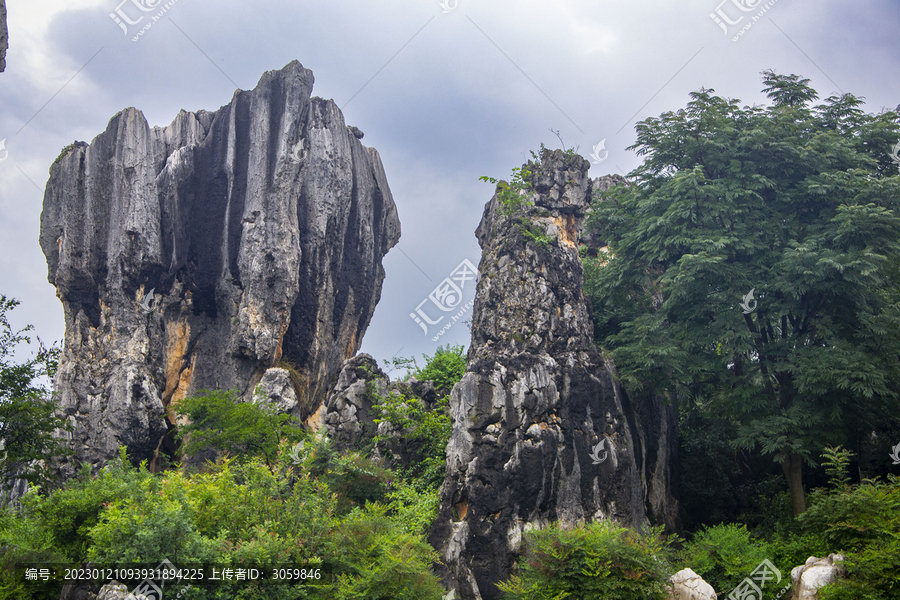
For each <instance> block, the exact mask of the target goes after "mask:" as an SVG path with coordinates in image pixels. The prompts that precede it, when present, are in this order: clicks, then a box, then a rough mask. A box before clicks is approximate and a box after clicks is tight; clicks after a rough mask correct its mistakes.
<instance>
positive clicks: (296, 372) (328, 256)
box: [41, 61, 400, 463]
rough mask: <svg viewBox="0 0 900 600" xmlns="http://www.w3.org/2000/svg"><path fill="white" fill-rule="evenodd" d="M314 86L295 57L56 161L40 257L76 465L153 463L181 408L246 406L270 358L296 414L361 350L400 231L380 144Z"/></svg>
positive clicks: (135, 119)
mask: <svg viewBox="0 0 900 600" xmlns="http://www.w3.org/2000/svg"><path fill="white" fill-rule="evenodd" d="M313 81H314V80H313V74H312V72H311V71H309V70H308V69H305V68H303V66H302V65H301V64H300V63H299V62H296V61H294V62H292V63H290V64H288V65H287V66H286V67H284V68H283V69H282V70H280V71H270V72H267V73H265V74H264V75H263V76H262V78H261V79H260V82H259V84H258V86H257V87H256V88H255V89H254V90H252V91H240V90H239V91H237V92H235V94H234V97H233V99H232V101H231V102H230V103H229V104H227V105H226V106H223V107H222V108H220V109H219V110H217V111H215V112H207V111H199V112H196V113H193V112H184V111H182V112H181V113H180V114H179V115H178V116H177V117H176V118H175V120H174V121H173V122H172V123H171V125H169V126H168V127H164V128H160V127H153V128H151V127H149V126H148V124H147V121H146V119H145V118H144V115H143V114H142V113H141V112H140V111H139V110H137V109H134V108H129V109H126V110H124V111H122V112H120V113H119V114H117V115H116V116H114V117H113V118H112V120H110V122H109V125H108V127H107V129H106V131H105V132H103V133H102V134H100V135H98V136H97V137H96V138H95V139H94V140H93V141H92V142H91V144H90V145H88V144H85V143H76V144H73V145H71V146H69V147H67V148H66V149H65V150H63V153H62V154H61V155H60V157H59V159H57V161H56V162H55V163H54V164H53V166H52V168H51V171H50V180H49V182H48V184H47V188H46V192H45V195H44V209H43V213H42V214H41V247H42V248H43V251H44V254H45V256H46V257H47V264H48V268H49V279H50V282H51V283H52V284H54V285H55V286H56V288H57V295H58V296H59V298H60V300H61V301H62V303H63V307H64V310H65V319H66V336H65V348H64V350H63V355H62V358H61V360H60V365H59V372H58V374H57V377H56V382H55V384H56V389H57V392H58V393H59V397H60V401H61V405H62V407H63V409H64V410H65V411H66V413H67V415H68V416H69V418H70V419H71V421H72V422H73V423H74V425H75V431H74V432H73V434H72V438H71V443H72V446H73V447H74V449H75V450H76V455H75V457H74V459H75V460H78V461H91V462H93V463H102V462H104V461H106V460H108V459H109V458H111V457H113V456H115V454H116V452H117V447H118V446H119V445H125V446H127V447H128V450H129V452H130V453H131V455H132V456H133V457H135V458H148V459H149V458H151V457H152V456H154V453H157V454H158V452H159V451H160V449H162V448H164V445H162V440H163V437H164V436H165V435H166V433H167V431H168V430H169V429H170V428H171V427H172V426H173V423H174V414H173V410H172V409H173V406H174V404H175V403H177V402H178V401H179V400H180V399H182V398H184V397H185V396H186V395H189V394H192V393H194V392H196V391H198V390H201V389H233V388H236V389H238V390H239V391H240V393H241V394H243V395H244V397H245V398H247V399H249V398H250V397H251V396H252V395H253V392H254V389H255V387H256V386H257V384H258V383H260V382H261V381H262V380H263V376H264V374H265V372H266V370H267V369H269V368H270V367H274V366H276V365H278V364H281V365H282V366H286V367H289V369H290V374H291V377H290V380H291V381H292V382H293V385H294V387H296V388H297V389H296V390H295V392H296V394H295V395H292V394H290V393H286V394H281V395H279V397H280V398H282V399H283V400H285V401H286V402H289V401H292V400H291V398H293V397H295V396H296V398H297V400H298V402H297V405H296V406H294V407H285V408H290V409H291V410H292V411H293V412H294V413H295V414H297V415H298V416H300V417H305V416H307V414H308V413H309V412H310V411H312V410H314V409H315V408H316V406H317V405H318V403H320V401H321V399H322V397H323V396H324V395H325V393H326V392H327V389H328V388H329V386H330V385H331V381H330V380H331V379H332V377H333V376H334V375H336V374H337V372H338V371H339V370H340V367H341V364H342V362H343V361H344V360H345V359H347V358H350V357H351V356H353V355H354V354H355V353H356V351H357V350H358V349H359V346H360V344H361V342H362V337H363V334H364V332H365V330H366V328H367V327H368V325H369V322H370V320H371V317H372V314H373V312H374V310H375V305H376V303H377V302H378V299H379V297H380V295H381V284H382V281H383V279H384V269H383V267H382V265H381V259H382V257H383V256H384V255H385V254H386V253H387V251H388V250H389V249H390V248H391V247H392V246H393V245H394V244H395V243H396V242H397V240H398V239H399V237H400V223H399V220H398V218H397V211H396V207H395V206H394V202H393V199H392V197H391V192H390V189H389V188H388V184H387V180H386V178H385V174H384V169H383V167H382V165H381V159H380V158H379V156H378V152H377V151H375V150H374V149H372V148H366V147H365V146H363V145H362V144H361V143H360V141H359V139H358V138H359V137H361V136H359V135H358V134H357V133H355V132H354V131H352V130H351V129H350V128H348V127H347V126H345V124H344V119H343V115H342V114H341V112H340V110H339V109H338V107H337V106H336V105H335V104H334V103H333V102H332V101H330V100H323V99H321V98H314V97H311V96H310V94H311V93H312V86H313ZM357 131H358V130H357ZM283 361H286V363H285V362H283ZM275 375H279V374H278V373H276V374H275ZM279 376H280V379H279ZM279 376H272V377H269V378H268V379H267V380H266V382H267V385H268V386H269V387H272V385H275V383H277V381H281V380H284V381H287V380H288V379H287V378H286V377H285V376H284V373H280V375H279ZM269 380H271V381H269Z"/></svg>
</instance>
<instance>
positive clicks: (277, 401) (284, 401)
mask: <svg viewBox="0 0 900 600" xmlns="http://www.w3.org/2000/svg"><path fill="white" fill-rule="evenodd" d="M253 400H254V401H255V402H260V403H262V402H266V403H268V404H270V405H272V406H274V407H275V409H276V410H277V411H278V412H279V413H288V414H293V413H294V412H295V411H296V410H297V405H298V403H299V401H298V400H297V387H296V385H294V382H292V381H291V374H290V373H289V372H288V371H287V369H279V368H277V367H273V368H271V369H268V370H267V371H266V373H265V375H263V376H262V379H260V381H259V385H257V386H256V390H254V392H253Z"/></svg>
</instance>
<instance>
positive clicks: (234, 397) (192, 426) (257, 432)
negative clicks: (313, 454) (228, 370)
mask: <svg viewBox="0 0 900 600" xmlns="http://www.w3.org/2000/svg"><path fill="white" fill-rule="evenodd" d="M175 412H176V413H178V414H179V415H180V416H182V417H187V418H188V420H189V421H190V423H189V424H188V425H185V426H183V427H180V428H179V431H178V434H177V437H178V439H179V440H180V441H181V442H182V447H181V449H180V451H181V453H182V454H186V455H191V454H197V453H202V452H206V451H209V450H215V451H217V452H227V453H229V454H231V455H232V456H235V457H237V459H238V461H239V462H242V461H247V460H250V459H252V458H254V457H261V458H263V460H265V462H266V464H267V465H271V464H272V462H273V461H274V460H275V455H276V454H277V453H278V444H279V442H280V441H281V440H282V439H288V440H291V441H298V440H300V439H302V438H303V435H304V434H303V431H302V429H301V428H300V426H299V425H298V424H295V423H293V422H292V419H291V417H290V415H286V414H281V415H279V414H276V413H275V409H274V407H272V406H270V405H268V404H266V403H260V404H257V403H255V402H242V401H241V399H240V397H239V395H238V393H237V391H236V390H228V391H222V390H218V391H203V392H200V393H199V394H197V395H196V396H192V397H189V398H185V399H184V400H182V401H180V402H179V403H178V404H177V406H176V407H175Z"/></svg>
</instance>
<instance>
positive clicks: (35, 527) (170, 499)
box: [0, 443, 443, 599]
mask: <svg viewBox="0 0 900 600" xmlns="http://www.w3.org/2000/svg"><path fill="white" fill-rule="evenodd" d="M310 445H311V446H313V447H314V446H315V444H313V443H311V444H310ZM318 458H319V457H317V456H316V455H315V452H305V453H299V452H296V451H294V450H293V447H292V446H290V445H288V444H286V443H285V444H282V446H281V448H280V451H279V453H278V454H277V455H276V456H275V457H274V461H273V464H272V465H271V466H267V465H265V464H263V462H262V461H261V460H259V459H258V458H257V459H254V460H247V461H245V462H243V463H238V462H236V461H234V460H232V459H223V460H220V461H219V462H217V463H216V464H212V465H209V469H208V471H207V472H204V473H195V474H191V475H189V474H185V473H181V472H178V471H168V472H165V473H160V474H152V473H149V472H148V471H147V469H146V468H145V467H144V466H141V467H139V468H134V467H132V466H131V465H129V464H128V462H127V460H126V459H125V457H122V458H120V459H119V460H117V461H114V462H113V463H111V464H110V465H109V466H108V467H106V468H105V469H103V470H102V471H101V472H100V473H99V474H97V475H96V476H83V477H82V478H80V479H78V480H74V481H73V482H71V485H69V486H67V487H66V488H65V489H63V490H59V491H57V492H54V493H52V494H50V495H48V496H40V495H38V494H36V493H29V494H28V495H27V496H26V497H25V499H24V502H23V506H22V509H21V511H20V512H19V513H18V514H15V513H13V512H11V511H9V510H7V511H6V512H4V513H2V517H0V562H2V564H0V567H2V572H3V575H0V598H4V597H6V598H21V599H25V598H35V599H38V598H49V597H53V596H54V595H55V596H56V597H59V589H58V587H57V588H56V589H47V586H43V585H41V584H29V585H28V586H23V585H22V581H23V577H22V573H21V572H18V573H15V572H14V571H13V569H12V567H13V566H14V565H15V563H17V562H27V563H36V562H42V563H46V562H57V561H62V562H66V563H72V564H74V563H81V562H82V561H84V560H89V561H92V563H93V564H94V565H121V564H126V563H145V564H149V565H152V566H155V565H156V564H159V563H160V562H162V561H163V560H165V559H168V560H170V561H171V562H172V563H174V564H175V565H177V566H179V567H184V566H188V565H190V564H197V563H203V564H206V565H216V566H219V567H222V566H226V567H234V568H237V567H239V566H241V565H245V566H249V565H254V564H256V565H263V566H274V565H289V566H318V567H320V568H321V569H322V570H323V572H325V573H330V574H333V577H328V578H325V579H323V580H321V581H319V582H312V583H306V584H294V585H285V586H282V587H280V588H279V587H273V586H271V585H269V584H266V585H261V586H258V588H257V587H254V586H253V585H250V584H249V583H248V582H233V583H223V584H222V585H220V586H218V587H207V588H204V587H196V588H195V589H193V590H191V591H190V592H189V595H188V596H187V597H189V598H200V599H206V598H209V599H212V598H237V597H241V598H248V599H249V598H278V597H284V598H305V597H308V598H354V599H357V598H372V599H376V598H385V599H387V598H434V599H437V598H440V597H441V594H442V593H443V591H442V588H441V586H440V585H439V584H438V582H437V580H436V579H435V577H434V576H433V575H432V574H431V573H430V566H431V563H432V562H433V560H434V559H435V556H434V553H433V551H432V550H431V548H430V547H429V546H428V545H427V544H426V543H425V541H424V539H423V537H422V533H423V530H424V527H425V526H426V525H427V523H425V521H426V520H427V522H428V523H430V518H423V517H422V514H423V513H425V514H428V513H430V510H431V504H430V503H432V502H433V499H428V500H427V501H426V504H425V508H424V510H423V508H422V507H420V506H418V504H419V503H420V502H421V501H422V500H421V499H420V498H419V497H417V496H415V495H414V494H410V493H409V491H408V490H406V489H405V488H403V487H402V486H400V487H398V488H397V489H395V490H394V491H393V493H392V497H391V498H390V499H389V502H387V503H385V504H379V503H377V502H369V503H368V504H367V505H366V506H365V507H364V508H362V507H359V506H357V507H356V508H348V509H347V511H348V512H343V513H342V512H341V510H340V509H339V506H340V503H339V501H338V497H337V495H336V494H335V493H333V491H332V489H330V488H329V486H328V484H327V483H325V482H324V481H323V479H317V478H315V477H313V476H311V475H310V473H311V471H313V470H317V469H321V468H322V465H321V464H318V465H316V461H317V460H318ZM297 459H299V460H297ZM325 468H326V469H327V468H328V467H327V466H326V467H325ZM4 594H5V595H4Z"/></svg>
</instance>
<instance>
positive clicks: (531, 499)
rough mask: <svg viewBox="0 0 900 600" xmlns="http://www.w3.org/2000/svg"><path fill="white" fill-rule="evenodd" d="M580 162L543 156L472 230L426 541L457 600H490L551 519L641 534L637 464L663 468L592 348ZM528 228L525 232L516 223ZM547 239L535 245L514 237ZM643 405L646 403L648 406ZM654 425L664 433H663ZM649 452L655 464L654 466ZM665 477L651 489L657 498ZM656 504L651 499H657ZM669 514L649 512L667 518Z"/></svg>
mask: <svg viewBox="0 0 900 600" xmlns="http://www.w3.org/2000/svg"><path fill="white" fill-rule="evenodd" d="M588 166H589V164H588V163H587V161H585V160H584V159H583V158H581V157H578V156H570V155H566V154H564V153H562V152H561V151H555V152H550V151H547V152H545V153H544V155H543V156H542V162H541V165H540V167H539V168H538V169H537V170H536V171H535V172H534V174H533V176H531V177H530V178H529V179H530V182H531V184H532V190H531V191H530V193H528V194H527V197H526V198H523V199H525V200H529V201H531V202H533V206H530V207H529V206H526V207H525V208H523V209H521V210H522V211H524V214H523V213H522V212H519V213H514V214H512V215H508V214H504V212H506V211H503V210H501V209H502V207H501V205H500V201H499V195H498V194H495V196H494V197H493V198H492V199H491V201H490V202H489V203H488V204H487V206H486V207H485V211H484V216H483V217H482V220H481V224H480V225H479V226H478V230H477V231H476V235H477V237H478V240H479V243H480V244H481V247H482V250H483V254H482V259H481V264H480V266H479V272H480V281H479V283H478V288H477V293H476V299H475V308H474V314H473V317H472V345H471V347H470V349H469V354H468V365H467V371H466V374H465V375H464V377H463V379H462V381H461V382H460V383H458V384H457V385H456V386H455V387H454V388H453V391H452V393H451V396H450V410H451V416H452V419H453V433H452V436H451V439H450V443H449V445H448V447H447V475H446V479H445V481H444V484H443V486H442V488H441V508H440V511H439V514H438V518H437V520H436V522H435V524H434V526H433V528H432V532H431V535H430V541H431V543H432V545H434V546H435V547H436V548H437V549H438V551H439V552H440V553H441V555H442V556H441V558H442V560H443V561H444V564H445V567H443V571H442V575H443V576H444V579H445V583H446V584H447V585H448V587H450V588H451V589H453V590H456V591H457V594H458V595H459V597H460V598H462V599H463V600H470V599H473V598H484V599H494V598H497V597H498V596H499V592H498V590H497V588H496V586H495V583H496V582H498V581H500V580H503V579H505V578H506V577H508V575H509V573H510V569H511V567H512V565H513V562H514V561H515V559H516V557H517V553H518V552H519V551H520V549H521V543H522V534H523V533H524V532H525V531H526V530H528V529H530V528H535V527H544V526H546V525H547V524H549V523H550V522H553V521H558V522H559V523H560V524H561V525H562V526H575V525H577V524H579V523H584V522H587V521H591V520H595V519H613V520H616V521H618V522H621V523H624V524H627V525H632V526H643V525H644V524H645V523H647V511H648V508H650V504H651V502H650V498H649V496H650V491H649V486H648V485H646V484H645V483H644V481H643V479H644V477H645V475H650V476H654V475H653V474H652V473H646V472H645V469H647V468H648V466H649V465H650V464H651V463H652V464H653V465H663V464H666V463H667V462H668V458H667V456H654V457H651V456H650V454H653V453H656V452H657V451H659V450H662V451H663V452H665V448H668V444H669V443H670V442H669V441H666V442H665V443H664V444H663V447H662V449H660V447H659V445H658V443H657V442H656V441H654V443H653V444H652V447H650V446H648V445H646V442H647V441H648V436H649V435H650V434H651V433H652V432H651V431H648V432H643V433H638V431H637V430H638V427H639V426H640V425H639V415H642V414H643V417H641V418H640V421H641V422H643V420H644V419H645V418H646V419H654V418H666V415H662V414H657V413H658V411H657V412H654V411H653V410H644V411H643V413H642V412H641V411H638V410H635V407H634V406H633V405H632V402H631V400H630V399H629V398H628V397H627V396H626V395H625V394H624V393H622V390H620V388H619V387H618V385H617V384H616V383H615V381H614V379H613V376H614V369H613V365H612V364H611V363H610V362H609V361H606V360H604V359H603V358H602V357H601V356H600V354H599V353H598V351H597V349H596V347H595V345H594V341H593V325H592V322H591V318H590V314H589V310H588V306H587V303H586V301H585V298H584V296H583V294H582V290H581V288H582V282H583V271H582V265H581V259H580V257H579V244H580V241H581V240H580V238H581V231H582V226H583V221H584V217H585V213H586V211H587V209H588V207H589V205H590V195H591V186H592V182H591V181H590V179H588V177H587V170H588ZM523 224H524V226H523ZM525 226H527V227H529V228H530V229H531V231H532V233H534V232H537V233H541V232H543V234H545V235H547V236H549V237H550V238H551V239H552V243H551V244H550V245H549V247H548V249H546V250H544V249H541V248H540V247H539V246H538V245H537V244H536V243H535V242H533V241H530V240H528V239H526V237H525V236H524V235H523V233H522V231H523V230H524V229H526V227H525ZM651 408H652V407H651ZM657 429H665V430H666V431H669V429H668V425H665V426H662V425H661V426H659V427H657ZM651 458H652V460H651ZM667 490H668V485H667V482H664V481H660V482H658V484H657V489H656V490H655V491H654V493H659V494H663V495H666V493H667ZM657 501H658V500H656V499H655V500H654V502H657ZM659 501H662V502H664V503H666V506H664V507H660V508H658V509H653V510H654V511H655V512H659V513H661V514H671V513H674V510H672V509H669V508H668V506H674V501H672V499H671V496H666V497H665V498H664V499H660V500H659Z"/></svg>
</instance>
